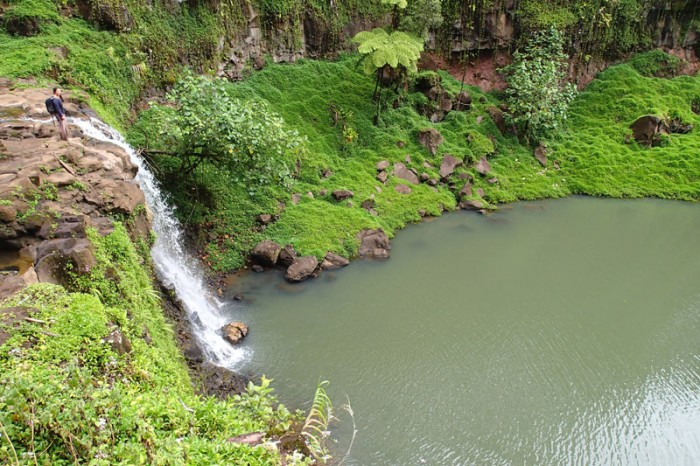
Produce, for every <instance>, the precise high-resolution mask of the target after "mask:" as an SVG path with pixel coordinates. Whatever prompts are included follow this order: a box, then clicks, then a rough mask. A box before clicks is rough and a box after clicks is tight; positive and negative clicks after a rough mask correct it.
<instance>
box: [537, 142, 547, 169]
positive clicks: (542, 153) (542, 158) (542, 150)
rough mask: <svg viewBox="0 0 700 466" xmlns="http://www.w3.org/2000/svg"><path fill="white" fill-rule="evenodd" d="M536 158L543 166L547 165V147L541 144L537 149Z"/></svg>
mask: <svg viewBox="0 0 700 466" xmlns="http://www.w3.org/2000/svg"><path fill="white" fill-rule="evenodd" d="M535 158H536V159H537V161H538V162H539V163H540V165H542V166H543V167H546V166H547V147H546V146H544V145H543V144H540V145H539V146H537V148H536V149H535Z"/></svg>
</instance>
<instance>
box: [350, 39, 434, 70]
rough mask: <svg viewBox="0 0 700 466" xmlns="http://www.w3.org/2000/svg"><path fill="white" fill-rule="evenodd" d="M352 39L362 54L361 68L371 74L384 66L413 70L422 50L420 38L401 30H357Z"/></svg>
mask: <svg viewBox="0 0 700 466" xmlns="http://www.w3.org/2000/svg"><path fill="white" fill-rule="evenodd" d="M352 41H353V42H354V43H356V44H358V47H357V51H358V52H360V54H361V55H362V58H361V61H362V64H363V69H364V71H365V73H367V74H373V73H375V72H377V70H380V69H381V68H384V67H385V66H389V67H390V68H397V67H398V66H402V67H404V68H405V69H406V70H407V71H411V72H415V71H416V69H417V67H416V65H417V63H418V59H419V58H420V53H421V52H422V51H423V40H422V39H418V38H416V37H413V36H411V35H410V34H406V33H405V32H401V31H394V32H392V33H391V34H390V33H388V32H386V31H385V30H384V29H381V28H377V29H373V30H371V31H362V32H359V33H358V34H357V35H356V36H355V37H354V38H353V39H352Z"/></svg>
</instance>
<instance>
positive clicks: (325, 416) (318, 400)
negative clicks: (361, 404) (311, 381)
mask: <svg viewBox="0 0 700 466" xmlns="http://www.w3.org/2000/svg"><path fill="white" fill-rule="evenodd" d="M327 386H328V381H327V380H324V381H321V382H319V384H318V387H316V394H315V395H314V402H313V404H312V405H311V409H310V410H309V414H308V415H307V416H306V421H305V422H304V427H302V429H301V432H302V435H303V436H304V437H306V441H307V444H308V446H309V451H310V452H311V455H312V456H313V457H314V458H316V460H318V461H321V462H322V463H326V462H327V461H328V460H329V459H330V458H331V456H330V453H329V451H328V448H327V446H326V444H325V441H326V439H327V438H328V435H329V432H328V425H329V424H330V422H331V421H332V420H333V419H335V418H334V417H333V403H331V399H330V398H329V397H328V393H326V387H327Z"/></svg>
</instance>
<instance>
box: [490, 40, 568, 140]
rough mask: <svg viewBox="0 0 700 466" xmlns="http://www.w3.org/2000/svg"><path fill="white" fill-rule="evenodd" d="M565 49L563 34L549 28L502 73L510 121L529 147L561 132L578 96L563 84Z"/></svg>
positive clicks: (525, 48) (528, 44) (517, 52)
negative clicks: (530, 144)
mask: <svg viewBox="0 0 700 466" xmlns="http://www.w3.org/2000/svg"><path fill="white" fill-rule="evenodd" d="M562 48H563V38H562V36H561V33H560V32H559V31H558V30H557V29H556V28H553V27H552V28H549V29H548V30H546V31H542V32H539V33H536V34H535V35H534V36H533V37H532V38H531V39H530V41H529V42H528V43H527V45H526V46H525V47H524V49H523V50H518V51H516V52H515V53H514V54H513V63H512V64H510V65H508V66H507V67H505V68H502V69H501V72H502V73H503V75H504V76H505V79H506V81H507V82H508V89H506V94H507V96H508V99H507V100H508V108H509V111H508V117H509V119H510V121H511V122H512V123H513V124H515V126H516V127H517V128H518V131H519V134H520V135H521V136H522V137H523V138H524V139H525V140H526V141H528V142H530V143H538V142H539V141H540V140H542V139H544V138H546V137H547V136H549V135H551V134H553V133H554V132H555V131H556V130H558V129H559V128H560V126H561V125H562V124H563V122H564V121H565V120H566V112H567V109H568V107H569V103H571V101H572V100H573V99H574V96H575V95H576V88H575V87H574V86H573V85H572V84H565V83H564V81H563V80H564V76H565V75H566V59H567V56H566V54H564V52H563V51H562Z"/></svg>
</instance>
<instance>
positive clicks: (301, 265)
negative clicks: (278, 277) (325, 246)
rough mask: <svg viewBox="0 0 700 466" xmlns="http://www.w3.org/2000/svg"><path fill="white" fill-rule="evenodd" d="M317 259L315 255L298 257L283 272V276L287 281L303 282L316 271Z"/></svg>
mask: <svg viewBox="0 0 700 466" xmlns="http://www.w3.org/2000/svg"><path fill="white" fill-rule="evenodd" d="M317 267H318V259H316V257H315V256H304V257H299V258H297V259H295V260H294V262H292V265H290V266H289V267H288V268H287V271H286V272H285V274H284V278H285V279H286V280H287V281H289V282H294V283H296V282H303V281H304V280H306V279H307V278H310V277H312V276H313V275H314V273H315V272H316V268H317Z"/></svg>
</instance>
